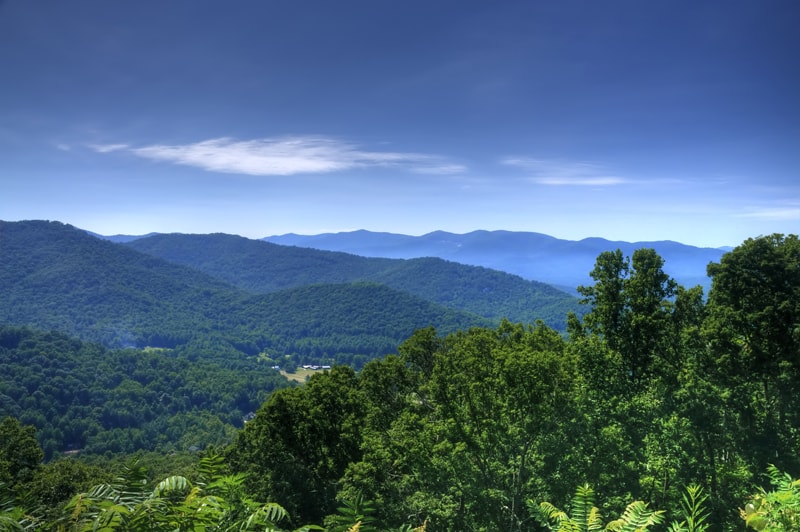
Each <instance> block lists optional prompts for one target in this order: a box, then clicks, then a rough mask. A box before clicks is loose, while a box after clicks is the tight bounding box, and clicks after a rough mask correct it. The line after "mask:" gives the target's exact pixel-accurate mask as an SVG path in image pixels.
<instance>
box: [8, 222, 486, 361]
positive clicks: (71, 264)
mask: <svg viewBox="0 0 800 532" xmlns="http://www.w3.org/2000/svg"><path fill="white" fill-rule="evenodd" d="M378 310H380V311H378ZM0 323H6V324H14V325H34V326H37V327H40V328H45V329H56V330H59V331H62V332H66V333H68V334H71V335H75V336H77V337H79V338H82V339H88V340H93V341H100V342H102V343H103V344H105V345H107V346H117V347H118V346H138V347H143V346H154V347H167V348H178V349H179V350H184V351H191V352H192V353H194V354H195V356H210V355H214V356H219V355H221V354H226V353H227V354H228V355H231V356H235V355H237V354H238V355H255V354H257V353H258V352H260V351H261V350H264V349H269V350H270V351H271V352H272V353H273V354H276V356H277V355H281V356H282V355H297V356H317V357H320V358H325V357H327V358H328V359H334V358H335V357H336V356H339V360H340V361H341V360H344V359H345V358H347V357H352V356H362V357H374V356H378V355H382V354H386V352H387V351H393V350H394V348H395V347H396V346H397V345H398V344H399V343H400V342H402V341H403V340H405V339H406V338H407V337H408V336H410V335H411V333H412V332H413V331H414V330H415V329H416V328H421V327H427V326H429V325H433V326H435V327H437V328H438V329H441V330H442V332H448V331H452V330H455V329H461V328H467V327H469V326H472V325H480V324H485V323H486V321H485V320H483V319H481V318H480V317H478V316H476V315H474V314H469V313H466V312H458V311H453V310H449V309H445V308H443V307H441V306H438V305H435V304H433V303H431V302H429V301H426V300H423V299H421V298H418V297H415V296H412V295H408V294H404V293H401V292H398V291H396V290H391V289H389V288H387V287H382V286H378V285H350V284H340V285H335V286H328V287H325V286H317V287H313V288H306V289H299V288H298V289H293V290H289V291H287V292H285V293H282V292H278V293H275V294H265V295H253V294H250V293H247V292H245V291H243V290H240V289H237V288H235V287H233V286H231V285H229V284H227V283H224V282H222V281H220V280H218V279H215V278H213V277H211V276H208V275H206V274H204V273H201V272H199V271H197V270H194V269H191V268H188V267H185V266H180V265H176V264H172V263H170V262H167V261H165V260H162V259H159V258H156V257H153V256H150V255H146V254H144V253H140V252H138V251H135V250H133V249H131V248H128V247H125V246H123V245H121V244H114V243H111V242H108V241H104V240H100V239H97V238H94V237H92V236H90V235H88V234H86V233H85V232H83V231H80V230H78V229H75V228H73V227H71V226H68V225H64V224H60V223H57V222H39V221H33V222H12V223H9V222H2V223H0Z"/></svg>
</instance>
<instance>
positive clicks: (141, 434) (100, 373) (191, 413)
mask: <svg viewBox="0 0 800 532" xmlns="http://www.w3.org/2000/svg"><path fill="white" fill-rule="evenodd" d="M192 358H193V357H189V356H188V355H187V354H185V353H184V354H181V353H178V352H173V351H167V350H153V349H148V350H138V349H121V350H109V349H106V348H104V347H102V346H100V345H99V344H94V343H87V342H81V341H79V340H76V339H74V338H71V337H69V336H66V335H64V334H61V333H56V332H42V331H37V330H34V329H30V328H27V327H9V326H3V325H0V418H2V417H4V416H6V415H11V416H14V417H17V418H19V419H20V420H21V421H22V422H23V423H25V424H32V425H34V426H35V427H37V435H38V439H39V441H40V443H41V445H42V447H43V449H44V451H45V457H46V458H47V459H50V458H51V457H53V456H55V455H57V454H60V453H62V452H65V451H69V450H80V451H81V452H82V453H93V454H100V453H104V452H107V451H108V452H114V453H119V452H125V453H132V452H135V451H140V450H159V451H162V452H165V451H171V450H186V449H189V448H190V447H192V446H196V447H198V448H204V447H205V446H206V445H209V444H217V445H219V444H225V443H228V442H230V441H231V440H232V438H233V435H234V434H235V429H236V428H237V427H238V428H240V427H241V426H242V419H243V416H244V415H246V414H247V413H248V412H251V411H254V410H257V409H258V407H259V405H261V403H262V402H263V401H264V400H265V399H266V397H267V396H268V395H269V393H270V392H271V391H273V390H275V389H277V388H282V387H285V386H287V384H288V383H287V382H286V380H285V379H284V378H283V377H281V376H280V375H279V374H278V372H277V371H275V370H273V369H270V367H269V366H268V365H267V364H265V363H263V362H259V361H258V360H256V359H255V358H252V357H251V358H239V359H234V360H231V359H224V360H223V359H219V358H216V359H215V358H211V357H207V358H203V359H199V360H198V359H192Z"/></svg>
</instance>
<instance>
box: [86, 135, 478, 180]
mask: <svg viewBox="0 0 800 532" xmlns="http://www.w3.org/2000/svg"><path fill="white" fill-rule="evenodd" d="M89 147H90V148H92V149H94V150H95V151H97V152H99V153H109V152H115V151H121V150H125V151H128V152H130V153H133V154H134V155H137V156H138V157H142V158H145V159H150V160H155V161H164V162H169V163H173V164H180V165H185V166H192V167H195V168H200V169H202V170H206V171H209V172H219V173H226V174H244V175H253V176H287V175H294V174H317V173H330V172H339V171H342V170H352V169H358V168H377V167H397V168H401V169H405V170H408V171H410V172H414V173H420V174H438V175H442V174H457V173H462V172H464V171H466V167H464V166H463V165H460V164H454V163H451V162H449V161H447V160H445V158H443V157H440V156H435V155H427V154H421V153H403V152H388V151H370V150H364V149H361V148H359V147H358V146H356V145H355V144H351V143H348V142H343V141H340V140H336V139H332V138H329V137H323V136H295V137H275V138H263V139H253V140H236V139H233V138H229V137H222V138H216V139H210V140H204V141H201V142H195V143H192V144H178V145H167V144H154V145H151V146H144V147H138V148H132V147H130V146H128V145H126V144H107V145H96V144H95V145H90V146H89Z"/></svg>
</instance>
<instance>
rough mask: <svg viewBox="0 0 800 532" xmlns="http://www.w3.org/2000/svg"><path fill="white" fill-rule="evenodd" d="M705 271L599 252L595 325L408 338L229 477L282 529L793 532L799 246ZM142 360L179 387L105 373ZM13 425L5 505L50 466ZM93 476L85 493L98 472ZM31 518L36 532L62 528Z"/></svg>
mask: <svg viewBox="0 0 800 532" xmlns="http://www.w3.org/2000/svg"><path fill="white" fill-rule="evenodd" d="M708 274H709V276H710V277H711V282H712V284H711V289H710V291H709V293H708V294H707V296H706V295H705V294H704V293H703V291H702V289H701V288H700V287H690V288H686V287H683V286H680V285H679V284H678V283H676V282H675V281H674V280H673V279H672V278H670V277H669V276H668V275H667V274H666V273H665V272H664V260H663V259H662V258H661V257H660V256H659V255H658V254H657V253H656V252H655V251H654V250H652V249H646V248H643V249H639V250H637V251H635V252H634V253H633V254H632V255H631V256H625V255H623V254H622V253H621V252H604V253H602V254H601V255H600V256H598V258H597V261H596V265H595V268H594V269H593V270H592V272H591V278H592V279H593V281H594V283H593V284H591V285H587V286H583V287H580V288H579V292H580V293H581V294H582V296H583V298H584V299H583V301H584V303H585V304H586V307H587V310H588V312H586V313H585V314H584V315H583V316H579V315H576V314H570V315H569V316H568V318H567V322H568V330H567V333H566V334H561V333H559V332H558V331H555V330H553V329H551V328H549V327H548V326H546V325H545V324H543V323H541V322H538V323H533V324H527V325H526V324H519V323H512V322H510V321H503V322H501V323H500V324H499V325H493V326H472V327H465V328H462V329H459V330H456V331H453V332H442V331H440V330H438V329H437V328H435V327H427V328H421V329H417V330H416V332H414V333H413V334H411V335H410V336H409V337H408V338H407V339H406V341H405V342H403V343H402V344H401V345H400V347H399V348H398V349H397V352H396V353H395V354H393V355H389V356H386V357H382V358H378V359H375V360H372V361H370V362H368V363H366V364H365V365H364V367H363V369H361V370H360V371H356V370H354V369H352V368H349V367H346V366H335V367H334V368H333V369H331V370H330V371H325V372H319V373H316V374H314V375H313V376H312V377H311V378H310V379H309V380H308V381H307V382H306V384H305V385H302V386H298V387H292V388H282V389H278V390H275V391H273V392H272V393H270V394H269V396H268V397H266V400H265V401H264V402H263V404H262V405H261V407H260V408H258V410H257V412H256V415H255V417H254V419H252V421H249V422H247V423H246V424H245V425H244V427H243V428H242V429H241V430H239V431H237V433H236V435H235V439H234V441H233V442H232V444H231V445H229V446H227V447H226V448H225V449H224V453H223V454H224V456H225V467H226V468H227V469H226V471H227V472H228V473H230V474H232V475H235V476H236V475H243V476H236V477H235V483H236V486H238V487H237V490H240V491H237V493H245V494H247V497H248V500H253V501H274V502H276V503H279V504H280V505H281V509H282V510H283V511H285V515H284V514H281V517H282V518H284V519H285V521H281V523H282V526H289V527H298V526H302V525H303V524H306V523H317V524H321V525H324V527H325V528H327V529H329V530H348V529H349V528H350V527H351V526H355V528H353V529H355V530H358V529H359V528H358V527H362V528H360V529H361V530H370V529H373V530H403V529H405V530H408V529H410V528H409V527H414V526H417V527H418V526H423V527H424V529H425V530H427V531H431V530H435V531H439V530H459V531H461V530H485V531H490V530H491V531H494V530H503V531H523V530H572V529H576V530H580V529H591V528H592V527H595V528H598V527H599V528H598V529H601V528H602V527H603V526H606V525H604V523H607V527H608V528H607V529H610V530H612V529H623V530H627V529H630V530H634V529H639V530H646V529H652V530H664V529H665V527H666V526H667V525H669V526H670V530H731V529H742V527H743V526H744V525H745V524H747V525H749V526H751V527H752V528H754V529H756V530H796V529H797V526H798V524H799V523H800V482H798V481H795V480H793V479H794V478H797V476H798V472H800V454H799V451H800V437H798V436H799V434H798V432H800V419H799V418H798V416H800V404H799V403H800V389H798V388H800V240H798V237H797V236H796V235H788V236H784V235H771V236H765V237H759V238H754V239H749V240H747V241H745V242H744V243H742V244H741V245H740V246H738V247H737V248H735V249H734V250H733V251H731V252H730V253H727V254H725V255H724V256H723V257H722V259H721V260H720V261H719V263H712V264H710V265H709V267H708ZM48 334H52V333H39V332H32V331H29V330H21V329H17V328H11V329H6V333H5V335H6V336H4V338H6V339H5V340H4V348H5V349H6V350H10V351H13V350H14V349H19V348H20V346H23V345H28V344H25V343H24V342H23V341H21V340H20V341H18V340H16V339H15V338H17V337H20V338H22V337H25V335H28V336H27V337H28V338H33V339H34V341H33V342H29V344H30V345H31V346H35V345H37V344H39V343H40V342H45V343H46V342H50V343H53V342H56V343H58V342H61V343H66V344H67V345H65V346H60V347H58V346H55V347H52V349H51V348H48V349H46V350H45V351H48V353H47V354H45V353H43V354H42V359H41V360H40V359H35V358H34V359H31V361H32V363H31V364H30V366H31V368H30V369H31V370H32V371H40V370H38V369H37V368H36V365H39V366H41V371H42V372H44V374H46V375H49V374H48V373H46V371H45V370H46V368H47V367H49V366H47V365H46V364H45V359H47V358H48V357H54V356H55V352H56V351H64V350H66V351H67V352H69V351H70V350H72V351H75V350H76V349H77V350H78V351H79V350H80V349H84V348H83V347H81V345H80V344H74V345H73V347H69V345H68V344H69V342H74V340H70V339H68V338H64V337H55V340H52V339H49V337H48V336H47V335H48ZM38 335H43V336H38ZM91 349H99V348H97V347H92V348H91ZM50 351H52V353H50ZM134 353H135V355H136V356H141V357H142V361H143V362H146V364H145V365H155V367H162V366H159V364H167V366H163V369H162V370H161V371H160V372H159V373H166V372H167V371H169V370H168V368H169V366H168V363H167V362H163V361H161V360H158V361H154V360H150V359H149V358H147V353H146V352H142V351H135V352H132V351H130V350H128V351H125V350H122V351H114V352H109V353H107V355H108V357H107V358H108V359H109V361H112V360H113V357H114V356H119V357H122V358H121V359H120V360H125V358H124V357H126V356H128V357H130V356H133V355H134ZM150 354H151V355H153V356H157V357H159V356H160V357H162V358H169V357H176V360H180V359H179V357H178V356H177V355H175V354H168V353H162V352H154V353H150ZM167 355H169V356H167ZM195 362H198V363H199V360H198V361H193V360H189V361H188V362H187V361H185V360H180V363H181V364H189V365H190V366H192V365H193V363H195ZM109 363H110V364H112V365H113V364H114V362H109ZM48 364H49V363H48ZM35 375H37V374H35V373H34V374H33V375H32V376H31V377H30V378H31V379H32V380H35V379H36V378H37V377H36V376H35ZM133 375H134V376H135V373H134V374H133ZM67 377H68V375H65V376H64V377H63V378H64V381H65V383H64V385H63V386H62V387H68V386H69V382H68V380H67ZM127 381H131V382H126V378H125V377H123V379H122V380H120V382H119V384H118V385H117V386H116V388H112V390H116V391H114V392H113V393H111V391H108V390H107V391H106V393H111V396H113V397H116V398H117V399H119V400H120V401H122V402H121V403H119V405H124V404H125V403H124V401H126V400H133V398H134V397H136V395H135V393H136V392H137V390H140V389H141V388H142V387H144V388H146V387H147V384H144V383H142V382H139V383H138V386H137V384H136V382H133V381H135V378H132V377H131V376H128V377H127ZM23 385H24V384H20V383H17V382H14V383H12V385H10V386H17V387H19V386H23ZM4 386H5V385H4ZM8 389H12V388H10V387H9V388H8ZM50 392H54V390H50ZM3 393H5V395H7V396H8V397H9V398H10V399H11V400H12V401H16V399H15V398H14V397H13V396H11V395H9V394H8V393H6V392H3ZM15 393H17V395H18V396H20V397H22V396H23V395H25V394H24V393H23V392H22V391H21V390H18V391H17V392H15ZM44 393H45V392H44V391H43V392H42V394H44ZM92 393H94V392H93V390H91V389H89V390H87V391H86V392H85V394H86V396H87V397H88V398H90V397H91V394H92ZM82 400H83V399H81V397H80V396H78V398H77V399H74V400H73V404H74V403H75V402H80V401H82ZM2 404H4V405H6V404H13V403H11V402H9V400H8V399H5V400H4V401H3V403H2ZM51 408H57V407H56V406H55V405H53V406H52V407H51ZM38 421H39V422H41V420H38ZM44 421H45V426H47V422H48V421H49V418H45V419H44ZM15 423H17V424H16V425H15ZM3 427H4V429H3V431H4V433H5V432H7V433H8V434H11V436H10V437H9V438H7V439H6V440H3V441H6V442H9V441H13V442H19V441H23V442H28V443H27V444H25V445H21V446H20V445H16V444H14V445H11V444H10V443H9V444H6V443H4V449H16V450H17V451H14V452H9V451H4V452H5V454H3V455H2V456H0V458H2V460H6V462H7V463H11V462H13V463H15V464H20V466H24V467H17V468H14V469H13V470H14V471H19V472H20V474H19V475H18V476H17V477H15V478H7V479H5V482H6V485H11V486H12V488H11V491H12V493H14V494H16V495H15V496H19V495H20V494H21V493H22V492H23V491H25V489H34V492H35V486H36V485H35V484H34V483H33V482H34V477H35V475H36V474H37V471H38V470H39V469H41V468H44V469H45V470H47V468H48V467H49V466H50V464H47V465H44V466H42V465H39V466H37V465H36V464H37V462H38V461H39V460H41V456H42V455H41V454H37V452H36V444H33V443H31V442H32V441H33V442H35V440H32V437H33V433H32V431H31V430H29V429H27V428H25V427H23V426H20V425H19V424H18V422H16V421H7V422H4V425H3ZM40 428H41V429H42V432H44V430H46V429H44V428H43V427H40ZM62 430H63V429H62ZM20 449H23V450H26V451H25V452H18V450H20ZM39 452H40V453H41V451H39ZM56 463H58V462H56ZM37 468H38V469H37ZM201 469H202V468H201ZM201 473H202V471H199V470H198V473H197V475H198V477H199V478H201V479H202V478H203V476H202V474H201ZM92 475H94V476H92ZM92 475H89V474H86V475H84V476H85V477H86V478H87V479H88V478H89V477H92V478H95V479H97V475H99V473H97V472H94V473H93V474H92ZM787 475H788V476H787ZM181 478H183V477H181ZM0 480H2V479H0ZM98 480H100V479H98ZM100 481H101V480H100ZM187 482H188V480H187ZM231 482H234V481H231ZM181 486H184V487H185V489H186V490H188V489H189V485H188V484H185V483H184V482H183V481H179V480H174V481H171V484H170V489H173V488H174V489H175V490H177V491H175V493H176V495H175V496H173V497H172V499H169V500H171V501H173V502H172V503H169V504H171V505H172V506H170V505H166V502H165V503H164V504H165V505H162V506H159V507H160V508H162V510H161V511H162V512H163V513H164V515H167V514H168V515H172V514H169V512H172V511H173V510H174V511H177V510H176V508H177V507H176V506H175V504H178V503H180V505H182V506H180V507H181V508H184V510H185V509H186V508H194V506H192V504H194V503H193V502H189V499H188V498H187V499H184V498H183V497H184V494H185V493H188V491H181V490H182V489H184V488H181ZM197 486H199V487H198V488H197V490H196V491H195V493H196V497H195V498H194V499H192V500H193V501H194V500H199V498H200V497H202V496H206V495H214V496H216V495H219V496H220V497H221V499H222V500H226V501H227V500H228V497H227V496H223V495H221V494H220V493H219V492H214V491H213V489H216V488H212V491H210V492H209V491H207V490H208V489H209V488H205V487H203V486H206V484H202V480H201V482H200V484H197ZM208 486H210V485H208ZM761 488H763V489H764V491H759V490H760V489H761ZM79 489H87V488H84V487H75V491H77V490H79ZM164 490H166V488H158V489H156V491H154V492H152V493H150V495H148V496H147V497H144V496H143V497H144V498H142V499H135V498H134V500H132V501H131V504H130V506H129V507H126V508H128V509H127V510H125V512H128V513H125V514H124V515H125V516H131V517H130V518H131V519H132V521H130V522H134V521H135V519H134V516H141V515H144V514H139V513H137V512H139V511H140V510H139V508H140V506H139V505H141V504H148V505H152V504H156V502H158V501H162V500H163V499H164V497H166V495H165V493H167V492H165V491H164ZM73 493H74V492H73ZM103 493H107V494H113V493H114V492H113V489H112V487H109V488H107V489H106V490H105V491H103V490H102V489H101V490H100V491H95V492H92V494H89V495H86V497H85V499H82V500H86V501H95V502H92V503H91V504H95V505H96V506H91V507H87V509H86V510H85V511H83V510H81V511H80V512H79V511H77V510H76V509H75V507H74V504H75V501H76V499H73V502H72V503H71V504H73V506H70V505H67V506H66V507H63V506H59V508H63V509H64V511H66V512H67V513H70V512H71V513H70V515H75V516H78V517H76V519H78V520H80V523H83V524H85V525H86V527H90V526H94V525H97V523H98V522H99V521H98V520H102V519H106V518H109V517H108V516H109V514H108V513H107V512H108V509H107V508H106V507H104V506H103V504H104V503H103V501H104V500H105V499H103V497H102V495H103ZM169 493H173V492H172V491H170V492H169ZM230 493H232V492H226V494H228V496H229V494H230ZM177 494H180V496H179V495H177ZM40 499H41V494H40ZM143 501H144V502H143ZM147 501H149V502H147ZM154 501H155V502H154ZM158 504H161V502H159V503H158ZM595 505H597V508H596V509H593V510H591V512H590V511H589V510H590V509H591V508H593V507H594V506H595ZM22 506H23V505H22V504H21V503H20V504H17V505H15V506H10V507H9V508H10V510H9V512H13V511H15V510H14V509H18V508H20V507H22ZM245 506H246V505H245ZM245 506H242V507H241V508H240V510H241V511H242V512H244V510H243V509H242V508H244V507H245ZM103 508H106V509H105V510H103ZM226 508H227V507H226ZM247 508H249V509H250V510H249V511H256V507H252V506H247ZM258 508H262V509H263V508H268V506H258ZM269 508H271V507H269ZM559 508H565V509H566V511H565V512H561V511H560V510H558V509H559ZM581 508H583V509H584V511H582V510H581ZM739 509H741V512H740V510H739ZM264 511H267V510H266V509H265V510H264ZM275 511H277V510H275ZM82 512H83V513H82ZM104 512H105V513H104ZM9 515H11V514H9ZM30 515H32V516H33V517H37V515H38V516H40V517H38V518H39V519H40V521H39V524H40V525H41V526H43V527H47V526H49V525H48V523H52V521H48V520H47V518H44V517H41V515H42V514H41V513H39V514H36V512H31V513H30ZM115 515H116V514H115ZM147 515H150V516H151V517H152V514H147ZM181 515H185V512H184V513H183V514H181ZM259 515H260V514H259ZM601 515H602V517H601ZM104 516H105V517H104ZM223 516H227V517H223ZM206 517H207V516H206ZM230 517H231V514H230V513H227V514H226V513H225V512H222V513H220V514H219V515H218V518H219V519H220V520H221V519H228V518H230ZM138 518H139V517H136V519H138ZM120 519H123V518H122V517H120ZM199 519H200V518H199V517H198V521H196V522H195V524H196V525H197V526H199V523H201V521H200V520H199ZM347 519H350V521H349V524H347V525H346V526H344V525H342V523H345V522H347ZM17 522H21V521H20V520H19V519H18V520H17ZM62 522H63V521H62ZM151 522H152V521H151ZM217 522H220V523H221V522H222V521H217ZM690 522H691V523H694V525H691V526H690ZM203 523H205V521H203ZM581 523H582V524H581ZM615 523H616V524H615ZM659 523H661V525H659ZM589 524H591V526H589ZM695 525H696V526H695ZM81 526H83V525H81ZM192 526H194V525H192ZM197 526H195V527H194V528H191V526H190V527H188V528H187V529H198V528H197ZM204 526H208V525H207V523H205V524H204ZM215 526H216V525H215ZM343 526H344V527H343ZM659 526H661V528H658V527H659ZM337 527H339V528H337ZM370 527H372V528H370ZM571 527H575V528H571ZM581 527H583V528H581ZM614 527H617V528H614ZM626 527H627V528H626ZM737 527H738V528H737ZM770 527H772V528H770ZM781 527H782V528H781ZM78 529H80V528H78ZM130 529H135V528H130ZM154 529H155V528H154ZM159 529H160V528H159ZM213 529H222V528H213Z"/></svg>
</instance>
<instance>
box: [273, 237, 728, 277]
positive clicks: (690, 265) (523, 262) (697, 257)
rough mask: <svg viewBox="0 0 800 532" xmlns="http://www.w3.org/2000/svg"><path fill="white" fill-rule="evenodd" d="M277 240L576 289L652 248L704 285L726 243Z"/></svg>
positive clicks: (680, 273)
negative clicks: (602, 266)
mask: <svg viewBox="0 0 800 532" xmlns="http://www.w3.org/2000/svg"><path fill="white" fill-rule="evenodd" d="M264 240H265V241H268V242H273V243H275V244H283V245H288V246H304V247H308V248H315V249H324V250H329V251H344V252H347V253H355V254H357V255H363V256H366V257H390V258H405V259H408V258H414V257H440V258H443V259H447V260H452V261H456V262H459V263H463V264H475V265H478V266H485V267H487V268H494V269H497V270H502V271H504V272H510V273H513V274H516V275H519V276H521V277H523V278H525V279H535V280H537V281H541V282H545V283H549V284H552V285H556V286H559V287H563V288H564V289H565V290H569V291H572V290H574V289H575V287H577V286H579V285H586V284H591V282H592V280H591V279H590V278H589V272H590V271H591V270H592V267H593V266H594V261H595V259H596V258H597V256H598V255H599V254H600V253H602V252H604V251H614V250H616V249H620V250H622V252H623V254H625V255H628V256H630V255H632V254H633V252H634V251H635V250H636V249H639V248H652V249H655V250H656V252H657V253H658V254H659V255H660V256H661V257H663V258H664V260H665V261H666V271H667V273H668V274H670V275H671V276H672V277H674V278H675V279H676V280H677V281H678V282H679V283H681V284H683V285H684V286H694V285H697V284H700V285H703V286H704V288H705V289H706V290H707V289H708V288H709V286H710V280H709V279H708V277H707V276H706V266H707V265H708V263H710V262H717V261H719V260H720V258H721V257H722V254H723V253H724V252H725V251H724V250H722V249H714V248H699V247H695V246H688V245H685V244H681V243H678V242H672V241H656V242H619V241H611V240H606V239H603V238H585V239H583V240H564V239H560V238H555V237H552V236H549V235H545V234H541V233H532V232H524V231H473V232H471V233H465V234H455V233H448V232H446V231H434V232H432V233H428V234H425V235H422V236H409V235H400V234H394V233H376V232H371V231H363V230H362V231H350V232H343V233H326V234H320V235H296V234H287V235H280V236H270V237H267V238H265V239H264Z"/></svg>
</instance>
